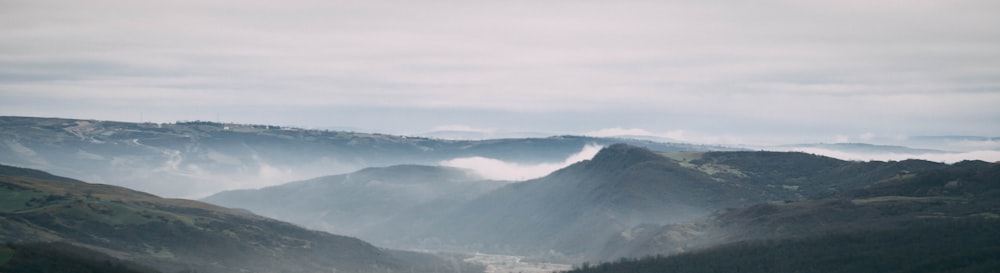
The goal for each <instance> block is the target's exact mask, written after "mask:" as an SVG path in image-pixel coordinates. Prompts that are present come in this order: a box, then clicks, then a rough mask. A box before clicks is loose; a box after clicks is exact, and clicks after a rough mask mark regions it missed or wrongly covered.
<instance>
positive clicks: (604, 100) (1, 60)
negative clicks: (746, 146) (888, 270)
mask: <svg viewBox="0 0 1000 273" xmlns="http://www.w3.org/2000/svg"><path fill="white" fill-rule="evenodd" d="M998 13H1000V2H998V1H992V0H953V1H935V0H916V1H880V2H877V3H875V2H871V1H864V2H862V1H853V0H849V1H827V2H815V1H811V2H810V1H806V2H803V1H791V0H763V1H753V2H747V1H708V2H705V1H701V2H698V1H696V2H688V1H644V0H626V1H562V0H554V1H480V0H471V1H454V0H427V1H390V0H374V1H313V0H291V1H281V2H273V1H228V0H210V1H187V0H182V1H157V2H149V1H142V2H137V1H126V0H97V1H70V0H62V1H60V0H38V1H7V0H0V109H3V110H0V114H2V115H34V116H71V117H83V118H98V119H112V120H136V117H137V116H138V115H139V112H143V113H144V114H145V117H146V118H147V119H149V120H153V121H159V122H172V121H177V120H192V119H203V120H210V119H214V117H215V114H216V113H219V112H222V113H223V116H224V117H229V118H230V119H231V120H233V121H238V122H253V123H264V122H267V123H274V124H281V125H306V126H312V127H321V126H354V127H361V128H373V129H377V130H380V131H414V130H415V129H417V128H431V127H433V126H435V125H439V124H477V125H478V126H483V127H486V128H499V129H498V130H503V131H540V130H549V131H560V132H566V131H568V132H577V133H582V132H591V131H594V130H597V129H599V128H616V127H617V128H647V129H648V130H650V132H653V133H654V134H655V135H660V134H662V133H659V132H667V134H668V135H669V133H670V132H672V130H676V129H674V128H684V129H685V130H686V131H688V132H710V133H714V134H735V135H743V134H759V135H765V134H773V135H789V134H810V135H815V134H822V135H831V134H847V135H857V134H863V133H873V134H877V135H890V134H906V135H914V134H923V135H928V134H930V135H935V134H938V135H940V134H961V135H968V134H972V135H1000V127H998V126H995V124H996V120H998V119H1000V110H998V107H996V105H1000V50H998V48H1000V28H997V27H995V26H997V25H1000V16H996V14H998ZM497 116H502V117H506V118H495V117H497ZM470 120H472V121H470ZM478 120H486V122H478ZM401 127H407V128H403V129H400V128H401ZM633 130H634V129H633ZM598 132H600V131H598Z"/></svg>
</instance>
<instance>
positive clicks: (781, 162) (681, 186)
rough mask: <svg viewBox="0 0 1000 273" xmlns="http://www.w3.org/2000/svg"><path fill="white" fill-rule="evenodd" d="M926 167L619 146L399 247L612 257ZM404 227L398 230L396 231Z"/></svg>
mask: <svg viewBox="0 0 1000 273" xmlns="http://www.w3.org/2000/svg"><path fill="white" fill-rule="evenodd" d="M943 166H945V165H944V164H939V163H932V162H926V161H915V160H913V161H901V162H852V161H842V160H837V159H832V158H827V157H822V156H816V155H810V154H804V153H785V152H674V153H657V152H653V151H650V150H648V149H645V148H642V147H635V146H630V145H625V144H619V145H612V146H609V147H607V148H605V149H603V150H601V151H600V152H599V153H598V154H597V155H596V156H595V157H594V158H593V159H592V160H587V161H583V162H579V163H577V164H574V165H571V166H569V167H567V168H564V169H562V170H559V171H557V172H554V173H552V174H551V175H549V176H546V177H543V178H539V179H535V180H529V181H525V182H520V183H513V184H509V185H506V186H504V187H502V188H499V189H497V190H495V191H492V192H490V193H487V194H485V195H483V196H481V197H479V198H476V199H475V200H472V201H470V202H469V203H467V204H466V205H465V206H463V207H461V208H460V209H458V210H455V211H453V212H451V213H449V214H447V215H446V216H444V217H441V218H439V220H437V222H436V223H434V224H433V225H431V226H430V228H428V229H426V230H423V231H417V232H415V233H413V234H415V235H414V236H412V237H409V238H400V240H399V241H400V242H401V243H400V245H404V246H409V247H422V248H442V247H444V248H452V247H454V248H458V249H464V250H468V251H490V252H498V253H532V254H537V255H549V256H555V257H563V256H565V257H570V258H571V259H572V258H574V257H575V258H581V257H586V258H592V259H607V258H609V257H617V255H619V253H617V252H615V251H609V249H615V248H616V247H615V246H614V245H615V244H619V243H620V240H621V239H620V238H621V237H623V236H624V237H630V236H632V235H631V234H629V232H630V231H633V230H635V229H636V228H637V227H647V226H650V225H652V226H657V225H663V224H669V223H680V222H685V221H690V220H694V219H696V218H699V217H702V216H704V215H708V214H710V213H712V212H713V211H716V210H719V209H724V208H731V207H741V206H747V205H751V204H757V203H764V202H773V201H786V200H805V199H809V198H818V197H822V196H831V195H835V194H839V193H843V192H845V191H848V190H852V189H857V188H862V187H865V186H868V185H871V184H872V183H875V182H877V181H880V180H882V179H885V178H889V177H893V176H896V175H898V174H899V173H900V172H909V171H918V170H927V169H934V168H940V167H943ZM396 224H397V225H398V224H402V223H396Z"/></svg>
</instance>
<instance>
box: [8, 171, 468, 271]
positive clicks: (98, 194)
mask: <svg viewBox="0 0 1000 273" xmlns="http://www.w3.org/2000/svg"><path fill="white" fill-rule="evenodd" d="M0 171H2V172H0V241H6V242H15V243H29V242H65V243H70V244H74V245H78V246H82V247H86V248H89V249H92V250H96V251H100V252H103V253H105V254H108V255H111V256H113V257H115V258H119V259H123V260H126V261H131V262H135V263H138V264H141V265H145V266H149V267H152V268H155V269H158V270H161V271H164V272H176V271H182V270H196V271H197V272H318V271H329V270H332V269H336V270H337V271H339V272H367V271H378V270H397V271H398V270H409V271H414V272H418V271H419V272H431V271H435V270H442V269H446V268H452V269H449V270H457V269H456V266H457V265H458V264H459V263H458V262H457V261H445V260H442V259H440V258H437V257H434V256H430V255H425V254H417V253H403V252H393V251H387V250H383V249H379V248H376V247H374V246H372V245H370V244H368V243H366V242H363V241H361V240H358V239H355V238H350V237H344V236H337V235H331V234H328V233H324V232H318V231H310V230H306V229H303V228H300V227H297V226H294V225H291V224H288V223H284V222H279V221H275V220H271V219H268V218H264V217H260V216H256V215H253V214H250V213H248V212H245V211H239V210H233V209H226V208H222V207H217V206H214V205H209V204H205V203H201V202H196V201H190V200H182V199H163V198H159V197H156V196H153V195H150V194H146V193H142V192H137V191H133V190H129V189H126V188H121V187H116V186H109V185H100V184H89V183H84V182H79V181H72V180H68V179H60V180H57V181H54V180H50V179H47V177H48V175H46V174H41V173H39V172H37V171H31V170H23V169H19V168H12V167H6V166H5V167H2V168H0ZM25 174H27V175H25ZM461 268H463V269H465V270H471V271H472V272H476V271H477V270H481V268H476V267H474V266H464V267H461Z"/></svg>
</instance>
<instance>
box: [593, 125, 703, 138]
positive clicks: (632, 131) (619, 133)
mask: <svg viewBox="0 0 1000 273" xmlns="http://www.w3.org/2000/svg"><path fill="white" fill-rule="evenodd" d="M584 135H586V136H592V137H653V138H662V139H663V140H669V141H684V140H686V139H685V137H684V130H673V131H668V132H662V133H654V132H650V131H647V130H645V129H638V128H621V127H614V128H604V129H600V130H597V131H590V132H586V133H584Z"/></svg>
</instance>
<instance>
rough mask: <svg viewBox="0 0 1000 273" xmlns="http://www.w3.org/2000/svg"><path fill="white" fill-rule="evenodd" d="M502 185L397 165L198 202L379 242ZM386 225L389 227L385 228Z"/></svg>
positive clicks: (463, 173) (454, 172)
mask: <svg viewBox="0 0 1000 273" xmlns="http://www.w3.org/2000/svg"><path fill="white" fill-rule="evenodd" d="M503 184H505V182H499V181H489V180H483V179H482V178H480V177H478V176H476V175H475V174H472V173H470V171H468V170H462V169H457V168H449V167H439V166H421V165H397V166H390V167H376V168H367V169H364V170H361V171H357V172H353V173H349V174H343V175H333V176H325V177H319V178H315V179H309V180H305V181H298V182H292V183H287V184H283V185H279V186H271V187H266V188H262V189H254V190H233V191H225V192H221V193H217V194H214V195H212V196H209V197H207V198H205V199H203V200H204V201H206V202H209V203H213V204H217V205H222V206H227V207H237V208H244V209H248V210H251V211H253V212H255V213H258V214H261V215H265V216H268V217H274V218H276V219H280V220H285V221H289V222H294V223H298V224H300V225H303V226H306V227H310V228H315V229H320V230H325V231H329V232H333V233H337V234H347V235H351V236H359V237H361V238H363V239H365V240H369V241H374V242H382V241H387V240H391V238H398V237H399V236H401V234H402V233H406V232H408V231H409V230H412V229H414V228H417V227H419V226H422V225H424V224H423V223H426V222H428V221H430V220H431V219H435V218H436V217H437V216H439V215H441V214H444V213H445V212H447V211H450V210H452V209H454V208H457V207H460V206H461V205H462V204H464V203H465V202H467V201H469V200H471V199H473V198H475V197H478V196H479V195H482V194H484V193H486V192H489V191H491V190H494V189H496V188H498V187H500V186H501V185H503ZM390 222H391V223H393V224H391V225H386V223H390Z"/></svg>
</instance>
